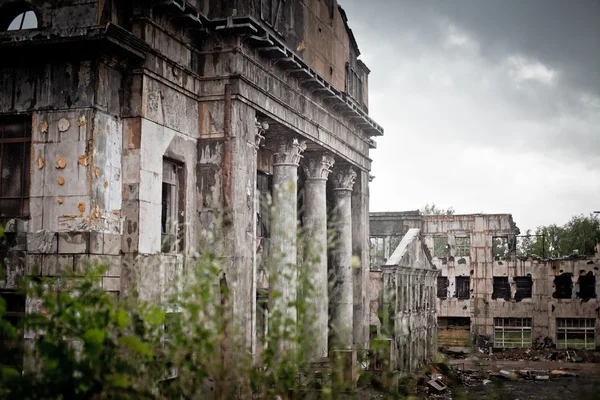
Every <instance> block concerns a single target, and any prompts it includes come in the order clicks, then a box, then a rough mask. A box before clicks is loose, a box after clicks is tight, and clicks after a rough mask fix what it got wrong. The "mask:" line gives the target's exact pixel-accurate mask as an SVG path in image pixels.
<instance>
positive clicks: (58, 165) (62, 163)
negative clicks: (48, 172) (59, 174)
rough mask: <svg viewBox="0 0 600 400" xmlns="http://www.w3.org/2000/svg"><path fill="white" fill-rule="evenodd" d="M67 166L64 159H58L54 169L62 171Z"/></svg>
mask: <svg viewBox="0 0 600 400" xmlns="http://www.w3.org/2000/svg"><path fill="white" fill-rule="evenodd" d="M66 166H67V161H66V160H65V159H64V157H59V158H58V160H56V169H64V168H65V167H66Z"/></svg>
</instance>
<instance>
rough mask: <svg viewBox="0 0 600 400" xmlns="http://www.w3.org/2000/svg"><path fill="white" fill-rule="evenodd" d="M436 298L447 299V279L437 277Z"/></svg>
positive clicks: (445, 277)
mask: <svg viewBox="0 0 600 400" xmlns="http://www.w3.org/2000/svg"><path fill="white" fill-rule="evenodd" d="M437 297H438V298H439V299H446V298H448V277H447V276H438V277H437Z"/></svg>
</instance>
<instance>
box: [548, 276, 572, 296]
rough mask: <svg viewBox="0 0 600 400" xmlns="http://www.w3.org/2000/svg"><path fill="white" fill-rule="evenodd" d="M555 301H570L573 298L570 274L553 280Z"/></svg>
mask: <svg viewBox="0 0 600 400" xmlns="http://www.w3.org/2000/svg"><path fill="white" fill-rule="evenodd" d="M553 297H554V298H555V299H570V298H571V297H573V280H572V279H571V274H561V275H559V276H557V277H556V278H554V294H553Z"/></svg>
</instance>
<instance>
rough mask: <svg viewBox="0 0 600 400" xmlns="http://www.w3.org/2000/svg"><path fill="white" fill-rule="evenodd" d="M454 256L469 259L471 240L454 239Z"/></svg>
mask: <svg viewBox="0 0 600 400" xmlns="http://www.w3.org/2000/svg"><path fill="white" fill-rule="evenodd" d="M455 241H456V244H455V254H454V255H455V256H456V257H469V256H470V255H471V238H470V237H457V238H455Z"/></svg>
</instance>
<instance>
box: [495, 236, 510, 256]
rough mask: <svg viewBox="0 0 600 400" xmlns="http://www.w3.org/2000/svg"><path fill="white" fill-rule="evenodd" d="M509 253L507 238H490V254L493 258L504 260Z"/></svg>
mask: <svg viewBox="0 0 600 400" xmlns="http://www.w3.org/2000/svg"><path fill="white" fill-rule="evenodd" d="M508 254H509V247H508V238H507V237H494V238H492V256H493V257H494V260H506V259H507V258H508Z"/></svg>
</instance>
